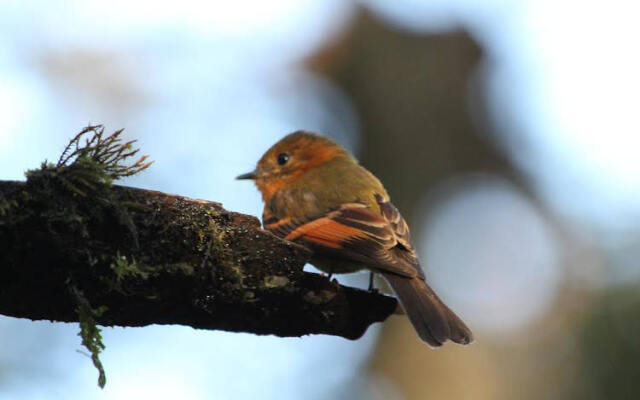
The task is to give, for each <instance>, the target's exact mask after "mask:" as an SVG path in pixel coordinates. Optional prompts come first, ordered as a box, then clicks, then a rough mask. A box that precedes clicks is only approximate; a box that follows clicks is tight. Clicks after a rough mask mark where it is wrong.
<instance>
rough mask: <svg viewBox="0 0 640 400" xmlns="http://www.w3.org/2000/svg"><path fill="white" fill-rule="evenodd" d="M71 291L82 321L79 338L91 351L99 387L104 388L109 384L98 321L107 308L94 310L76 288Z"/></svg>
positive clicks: (71, 287)
mask: <svg viewBox="0 0 640 400" xmlns="http://www.w3.org/2000/svg"><path fill="white" fill-rule="evenodd" d="M70 290H71V292H72V293H73V295H74V297H75V299H76V304H77V307H76V312H77V313H78V321H80V332H79V333H78V336H80V337H81V338H82V345H83V346H84V347H85V348H86V349H87V350H88V351H89V353H90V357H91V361H93V365H94V366H95V367H96V369H97V370H98V386H100V387H101V388H104V385H105V384H106V383H107V376H106V373H105V372H104V367H103V366H102V361H100V352H101V351H103V350H104V349H105V346H104V343H102V335H101V333H100V332H101V331H100V328H98V325H97V323H96V320H97V319H98V318H100V317H101V316H102V314H104V313H105V312H106V311H107V307H105V306H101V307H98V308H92V307H91V304H90V303H89V300H87V298H86V297H85V296H84V294H83V293H82V292H81V291H80V290H78V289H77V288H76V287H75V286H73V285H72V286H70Z"/></svg>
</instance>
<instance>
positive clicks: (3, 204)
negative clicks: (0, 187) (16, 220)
mask: <svg viewBox="0 0 640 400" xmlns="http://www.w3.org/2000/svg"><path fill="white" fill-rule="evenodd" d="M17 205H18V203H17V202H16V201H15V200H12V201H9V200H7V199H6V198H5V197H4V196H3V195H2V194H0V217H6V216H8V215H9V212H10V211H11V209H12V208H13V207H16V206H17Z"/></svg>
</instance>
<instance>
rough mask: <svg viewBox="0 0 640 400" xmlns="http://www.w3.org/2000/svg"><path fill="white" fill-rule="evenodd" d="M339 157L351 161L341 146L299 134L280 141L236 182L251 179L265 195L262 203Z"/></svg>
mask: <svg viewBox="0 0 640 400" xmlns="http://www.w3.org/2000/svg"><path fill="white" fill-rule="evenodd" d="M338 157H346V158H351V156H350V155H349V153H348V152H347V151H346V150H345V149H344V148H343V147H342V146H340V145H339V144H337V143H335V142H334V141H332V140H331V139H328V138H326V137H324V136H320V135H316V134H313V133H310V132H305V131H297V132H294V133H291V134H289V135H287V136H285V137H284V138H282V139H280V141H278V142H277V143H276V144H274V145H273V146H271V148H270V149H269V150H267V152H266V153H264V155H263V156H262V158H260V161H258V165H257V166H256V169H255V170H254V171H251V172H248V173H246V174H242V175H239V176H238V177H236V179H251V180H253V181H254V182H255V184H256V186H257V187H258V190H260V192H261V193H262V197H263V200H264V201H265V202H267V201H269V199H270V198H271V196H273V194H274V193H275V192H277V191H278V190H279V189H281V188H282V187H283V186H285V185H287V184H290V183H292V182H295V181H296V180H297V179H298V178H299V177H300V176H302V174H304V173H305V172H306V171H308V170H310V169H312V168H316V167H318V166H320V165H322V164H325V163H327V162H329V161H331V160H334V159H336V158H338Z"/></svg>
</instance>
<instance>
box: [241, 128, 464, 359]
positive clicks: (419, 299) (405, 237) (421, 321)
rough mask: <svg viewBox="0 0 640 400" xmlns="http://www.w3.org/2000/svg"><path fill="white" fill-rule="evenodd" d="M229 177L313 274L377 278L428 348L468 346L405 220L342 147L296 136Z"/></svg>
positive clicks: (313, 137) (300, 134)
mask: <svg viewBox="0 0 640 400" xmlns="http://www.w3.org/2000/svg"><path fill="white" fill-rule="evenodd" d="M236 179H249V180H253V182H254V183H255V185H256V187H257V188H258V190H259V191H260V193H261V195H262V200H263V201H264V211H263V214H262V223H263V226H264V228H265V230H267V231H270V232H271V233H273V234H275V235H276V236H278V237H280V238H282V239H285V240H287V241H291V242H295V243H298V244H301V245H303V246H305V247H307V248H309V249H310V250H311V252H312V256H311V259H310V264H312V265H313V266H315V267H316V268H318V269H319V270H321V271H324V272H326V273H328V274H329V276H331V275H332V274H334V273H350V272H355V271H359V270H369V271H371V272H372V273H379V274H381V275H382V276H383V277H384V278H385V279H386V281H387V282H388V283H389V285H390V286H391V288H392V289H393V291H394V292H395V294H396V296H397V297H398V300H399V302H400V304H401V306H402V308H403V309H404V312H405V314H406V315H407V316H408V318H409V320H410V322H411V323H412V325H413V327H414V329H415V331H416V332H417V334H418V336H419V337H420V338H421V339H422V340H423V341H424V342H426V343H427V344H428V345H430V346H431V347H439V346H441V345H442V344H444V343H445V342H446V341H448V340H450V341H452V342H454V343H458V344H462V345H466V344H469V343H471V342H472V341H473V334H472V332H471V330H470V329H469V328H468V327H467V325H465V323H464V322H463V321H462V320H461V319H460V318H459V317H458V316H457V315H456V314H455V313H454V312H453V311H451V309H450V308H449V307H447V306H446V305H445V304H444V302H443V301H442V300H440V298H439V297H438V296H437V295H436V293H435V292H434V291H433V289H431V287H430V286H429V285H428V284H427V283H426V281H425V274H424V272H423V270H422V267H421V266H420V262H419V260H418V255H417V252H416V250H415V248H414V246H413V244H412V243H411V235H410V232H409V227H408V225H407V222H406V221H405V220H404V218H403V217H402V216H401V215H400V212H399V211H398V209H397V208H396V207H395V206H394V205H393V204H392V203H391V200H390V197H389V195H388V193H387V191H386V190H385V188H384V186H383V185H382V183H381V182H380V181H379V180H378V178H376V177H375V176H374V175H373V174H372V173H371V172H369V171H368V170H367V169H365V168H364V167H363V166H361V165H360V164H359V163H358V161H357V160H356V159H355V158H354V157H353V156H352V155H351V154H350V153H349V152H348V151H347V150H346V149H345V148H344V147H342V146H341V145H339V144H338V143H336V142H334V141H333V140H331V139H329V138H328V137H326V136H322V135H319V134H316V133H312V132H307V131H296V132H293V133H291V134H289V135H287V136H285V137H283V138H282V139H281V140H280V141H278V142H277V143H275V144H274V145H273V146H271V148H269V149H268V150H267V151H266V152H265V153H264V155H263V156H262V157H261V158H260V160H259V161H258V163H257V166H256V168H255V170H254V171H252V172H249V173H245V174H242V175H239V176H238V177H237V178H236ZM370 282H371V281H370ZM370 289H371V287H370Z"/></svg>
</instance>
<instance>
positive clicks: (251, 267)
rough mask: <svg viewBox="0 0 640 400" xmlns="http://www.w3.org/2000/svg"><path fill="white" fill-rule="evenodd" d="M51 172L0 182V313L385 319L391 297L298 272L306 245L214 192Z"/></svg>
mask: <svg viewBox="0 0 640 400" xmlns="http://www.w3.org/2000/svg"><path fill="white" fill-rule="evenodd" d="M47 175H48V174H44V175H38V176H33V175H32V176H31V177H30V179H29V180H28V181H27V182H26V183H25V182H8V181H0V313H1V314H4V315H9V316H14V317H22V318H30V319H36V320H37V319H48V320H55V321H78V320H79V318H78V307H79V306H78V300H77V294H78V293H81V295H82V296H83V297H84V298H85V299H86V300H87V301H88V302H89V304H91V307H92V308H93V309H95V310H98V309H102V310H103V311H102V312H101V313H99V314H100V315H97V316H94V318H95V319H96V322H97V323H99V324H100V325H105V326H111V325H121V326H144V325H149V324H180V325H189V326H192V327H194V328H202V329H221V330H227V331H242V332H252V333H257V334H273V335H277V336H301V335H305V334H313V333H324V334H330V335H337V336H342V337H345V338H348V339H356V338H358V337H360V336H361V335H362V334H363V333H364V332H365V330H366V329H367V327H368V326H369V325H370V324H371V323H373V322H378V321H382V320H384V319H385V318H386V317H387V316H389V315H390V314H391V313H392V312H393V311H394V309H395V307H396V301H395V300H394V299H392V298H390V297H387V296H383V295H379V294H374V293H368V292H365V291H362V290H358V289H353V288H348V287H344V286H341V285H339V284H337V283H331V282H329V280H327V279H326V278H325V277H322V276H320V275H318V274H312V273H307V272H303V271H302V267H303V266H304V264H305V262H306V261H307V260H308V258H309V252H308V251H307V250H306V249H305V248H303V247H301V246H297V245H295V244H292V243H290V242H286V241H283V240H281V239H279V238H277V237H275V236H273V235H271V234H270V233H268V232H265V231H263V230H262V229H260V224H259V222H258V220H257V219H256V218H254V217H251V216H247V215H243V214H238V213H234V212H229V211H226V210H225V209H223V208H222V206H221V205H220V204H218V203H214V202H208V201H202V200H193V199H188V198H185V197H180V196H174V195H169V194H165V193H160V192H155V191H150V190H142V189H135V188H128V187H122V186H106V185H105V186H104V187H98V188H96V191H95V192H94V193H93V194H92V195H87V196H81V195H79V194H77V193H75V192H70V191H68V190H66V189H65V188H64V187H63V186H62V185H60V184H58V183H56V182H55V181H56V179H55V177H52V176H47Z"/></svg>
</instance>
